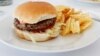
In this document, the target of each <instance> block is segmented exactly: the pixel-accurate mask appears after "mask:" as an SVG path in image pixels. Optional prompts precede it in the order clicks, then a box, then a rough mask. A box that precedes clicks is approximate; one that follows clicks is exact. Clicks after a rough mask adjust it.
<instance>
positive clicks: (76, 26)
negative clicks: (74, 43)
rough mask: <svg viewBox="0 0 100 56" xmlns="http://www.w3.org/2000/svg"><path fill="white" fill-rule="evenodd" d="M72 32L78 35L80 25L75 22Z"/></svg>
mask: <svg viewBox="0 0 100 56" xmlns="http://www.w3.org/2000/svg"><path fill="white" fill-rule="evenodd" d="M74 28H75V29H74V30H75V33H80V23H79V21H75V23H74Z"/></svg>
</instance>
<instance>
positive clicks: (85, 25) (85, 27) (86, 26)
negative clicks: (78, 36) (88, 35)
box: [80, 22, 92, 32]
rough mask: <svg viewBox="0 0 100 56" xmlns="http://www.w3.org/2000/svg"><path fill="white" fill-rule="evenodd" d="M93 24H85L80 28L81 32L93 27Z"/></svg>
mask: <svg viewBox="0 0 100 56" xmlns="http://www.w3.org/2000/svg"><path fill="white" fill-rule="evenodd" d="M91 24H92V22H85V23H84V24H82V25H81V26H80V29H81V32H82V31H83V30H85V29H87V28H88V27H89V26H91Z"/></svg>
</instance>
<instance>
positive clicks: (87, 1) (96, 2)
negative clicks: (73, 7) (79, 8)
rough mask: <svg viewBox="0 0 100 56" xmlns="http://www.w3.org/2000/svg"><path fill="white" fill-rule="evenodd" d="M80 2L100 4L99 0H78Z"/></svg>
mask: <svg viewBox="0 0 100 56" xmlns="http://www.w3.org/2000/svg"><path fill="white" fill-rule="evenodd" d="M78 1H80V2H85V3H93V4H100V2H98V1H92V0H78Z"/></svg>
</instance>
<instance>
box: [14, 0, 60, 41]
mask: <svg viewBox="0 0 100 56" xmlns="http://www.w3.org/2000/svg"><path fill="white" fill-rule="evenodd" d="M56 16H57V12H56V9H55V7H54V6H53V5H51V4H50V3H48V2H26V3H23V4H21V5H19V6H18V7H17V8H16V10H15V12H14V31H15V33H16V35H17V36H18V37H19V38H22V39H25V40H29V41H33V42H42V41H47V40H50V39H54V38H56V37H57V36H58V35H59V30H60V28H59V27H58V26H59V24H56Z"/></svg>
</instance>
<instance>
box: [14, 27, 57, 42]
mask: <svg viewBox="0 0 100 56" xmlns="http://www.w3.org/2000/svg"><path fill="white" fill-rule="evenodd" d="M14 31H15V33H16V35H17V36H18V37H20V38H22V39H25V40H29V41H33V42H34V41H36V42H43V41H47V40H51V39H54V38H55V37H57V35H49V34H47V33H30V32H28V31H21V30H19V29H17V28H14Z"/></svg>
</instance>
